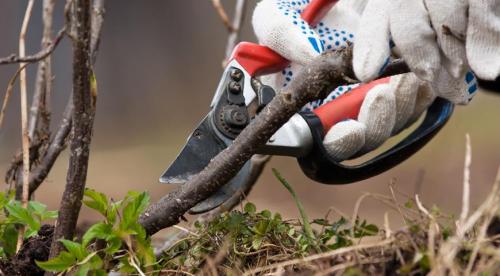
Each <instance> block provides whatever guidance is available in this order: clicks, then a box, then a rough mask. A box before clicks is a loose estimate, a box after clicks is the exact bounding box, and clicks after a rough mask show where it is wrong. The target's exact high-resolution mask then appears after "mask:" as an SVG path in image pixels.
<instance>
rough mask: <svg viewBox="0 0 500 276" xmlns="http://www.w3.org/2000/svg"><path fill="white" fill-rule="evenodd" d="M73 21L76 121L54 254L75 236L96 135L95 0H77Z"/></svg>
mask: <svg viewBox="0 0 500 276" xmlns="http://www.w3.org/2000/svg"><path fill="white" fill-rule="evenodd" d="M73 5H74V6H73V9H72V11H71V22H72V27H73V28H74V31H75V32H76V33H75V34H76V37H75V38H74V40H73V115H72V118H73V123H72V127H71V140H70V149H71V152H70V160H69V169H68V175H67V179H66V187H65V190H64V193H63V196H62V200H61V204H60V207H59V217H58V220H57V222H56V227H55V229H54V238H53V241H52V245H51V249H50V257H55V256H57V255H59V252H60V251H61V250H62V249H63V246H62V244H61V243H60V242H59V239H61V238H64V239H70V240H71V239H72V238H73V235H74V232H75V227H76V223H77V219H78V215H79V213H80V208H81V205H82V202H81V200H82V198H83V192H84V189H85V182H86V178H87V168H88V160H89V151H90V141H91V138H92V125H93V118H94V108H93V106H92V101H91V97H92V95H91V77H92V76H91V75H92V70H91V60H90V42H91V39H90V37H91V25H90V23H91V19H90V18H91V15H90V12H91V11H90V9H91V0H75V1H74V2H73Z"/></svg>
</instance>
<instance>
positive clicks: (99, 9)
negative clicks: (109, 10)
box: [90, 0, 106, 64]
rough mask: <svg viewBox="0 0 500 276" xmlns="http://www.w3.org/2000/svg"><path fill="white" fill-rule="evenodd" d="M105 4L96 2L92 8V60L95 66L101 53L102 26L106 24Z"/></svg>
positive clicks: (103, 1) (101, 1)
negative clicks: (98, 54)
mask: <svg viewBox="0 0 500 276" xmlns="http://www.w3.org/2000/svg"><path fill="white" fill-rule="evenodd" d="M105 2H106V0H94V5H93V6H92V26H91V28H92V30H91V34H90V60H91V62H92V64H95V62H96V58H97V53H98V51H99V44H100V41H101V33H102V24H103V23H104V15H105V14H106V9H105V8H104V6H105Z"/></svg>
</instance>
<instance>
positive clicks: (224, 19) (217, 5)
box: [212, 0, 234, 32]
mask: <svg viewBox="0 0 500 276" xmlns="http://www.w3.org/2000/svg"><path fill="white" fill-rule="evenodd" d="M212 5H213V6H214V8H215V10H216V11H217V14H219V17H220V19H221V20H222V23H224V26H225V27H226V28H227V29H228V30H229V31H230V32H231V31H233V30H234V27H233V25H232V24H231V23H230V22H229V17H228V16H227V13H226V11H225V10H224V7H223V6H222V4H221V2H220V0H212Z"/></svg>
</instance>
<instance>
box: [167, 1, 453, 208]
mask: <svg viewBox="0 0 500 276" xmlns="http://www.w3.org/2000/svg"><path fill="white" fill-rule="evenodd" d="M335 2H336V0H313V1H311V3H310V4H309V5H308V6H307V8H306V9H305V10H304V11H303V12H302V14H301V16H302V18H303V19H304V20H305V21H306V22H308V23H309V24H310V25H312V26H314V25H315V24H317V23H318V22H319V21H320V20H321V18H322V17H323V16H324V15H325V14H326V13H327V12H328V10H329V9H330V8H331V7H332V6H333V5H334V4H335ZM288 64H289V61H288V60H286V59H285V58H283V57H281V56H280V55H279V54H277V53H276V52H274V51H273V50H271V49H269V48H267V47H265V46H262V45H258V44H253V43H249V42H241V43H239V44H238V45H237V46H236V48H235V50H234V52H233V54H232V56H231V58H230V61H229V63H228V64H227V66H226V68H225V70H224V73H223V74H222V78H221V80H220V82H219V85H218V87H217V90H216V92H215V96H214V97H213V100H212V102H211V104H210V108H211V110H210V112H209V113H208V114H207V115H206V117H205V118H204V119H203V120H202V121H201V123H200V124H199V125H198V126H197V127H196V128H195V130H194V131H193V132H192V134H191V135H190V136H189V138H188V140H187V143H186V145H185V146H184V148H183V149H182V151H181V152H180V154H179V155H178V156H177V158H176V159H175V161H174V162H173V163H172V164H171V165H170V166H169V167H168V169H167V170H166V171H165V172H164V173H163V174H162V175H161V177H160V182H162V183H169V184H179V183H184V182H186V181H189V180H190V179H191V178H192V177H193V176H194V175H196V174H197V173H199V172H200V171H201V170H203V169H204V168H205V167H206V166H207V165H208V163H209V162H210V160H211V159H212V158H214V157H215V156H216V155H217V154H218V153H219V152H221V151H222V150H224V149H225V148H226V147H228V146H229V145H230V144H231V143H232V141H233V140H234V139H235V138H236V137H237V136H238V134H239V133H240V132H241V131H242V130H243V129H244V128H245V127H246V126H247V125H248V124H249V123H250V122H251V120H252V119H253V118H254V117H255V115H256V114H258V113H259V112H260V111H261V110H262V109H263V107H265V106H266V105H267V104H268V103H269V102H270V101H271V100H272V99H273V97H274V96H275V94H276V92H275V91H274V90H273V88H271V87H270V86H267V85H264V84H262V83H261V82H260V81H259V80H258V79H257V77H258V76H260V75H264V74H269V73H274V72H279V71H281V70H282V69H284V68H285V67H286V66H288ZM388 81H389V78H383V79H379V80H377V81H375V82H372V83H369V84H366V85H361V86H359V87H357V88H355V89H353V90H352V91H351V92H349V93H347V94H344V95H342V96H340V97H338V98H336V99H335V100H333V101H331V102H329V103H327V104H325V105H323V106H321V107H319V108H317V109H315V110H313V111H304V112H299V113H297V114H295V115H294V116H293V117H291V119H290V120H289V121H288V122H287V123H286V124H285V125H283V126H282V127H281V128H280V129H279V130H278V131H277V132H276V133H275V134H274V135H273V136H272V137H271V139H269V141H268V142H267V143H266V144H265V145H264V146H263V147H262V148H260V149H259V150H258V153H260V154H267V155H283V156H291V157H295V158H297V160H298V162H299V164H300V167H301V169H302V171H303V172H304V174H305V175H307V176H308V177H309V178H311V179H313V180H315V181H317V182H320V183H324V184H347V183H352V182H356V181H360V180H363V179H367V178H369V177H372V176H375V175H378V174H380V173H382V172H385V171H387V170H389V169H391V168H392V167H394V166H396V165H398V164H400V163H401V162H403V161H404V160H406V159H407V158H409V157H410V156H412V155H413V154H414V153H416V152H417V151H418V150H419V149H421V148H422V147H423V146H424V145H425V144H427V142H429V140H431V138H432V137H433V136H434V135H436V133H438V132H439V130H440V129H441V128H442V127H443V126H444V125H445V124H446V122H447V121H448V119H449V118H450V116H451V114H452V112H453V104H452V103H450V102H449V101H447V100H444V99H441V98H438V99H436V100H435V101H434V103H433V104H432V105H431V106H430V107H429V109H428V110H427V113H426V115H425V118H424V120H423V121H422V123H421V124H420V126H419V127H417V128H416V129H415V130H414V131H413V132H412V133H411V134H410V135H408V136H407V137H406V138H405V139H403V140H402V141H401V142H399V143H398V144H397V145H395V146H393V147H392V148H391V149H389V150H387V151H385V152H383V153H381V154H380V155H378V156H376V157H374V158H373V159H371V160H369V161H366V162H364V163H362V164H359V165H355V166H347V165H344V164H341V163H340V162H337V161H335V160H333V159H332V158H331V157H330V156H329V155H328V153H327V151H326V149H325V148H324V146H323V137H324V135H325V134H326V132H327V131H328V130H329V129H330V128H331V127H332V126H333V125H335V124H336V123H338V122H340V121H343V120H346V119H356V118H357V115H358V113H359V110H360V107H361V104H362V103H363V100H364V98H365V96H366V94H367V92H368V91H369V90H370V88H371V87H373V86H374V85H376V84H378V83H384V82H388ZM249 173H250V161H247V163H246V164H245V165H244V166H243V167H242V169H241V170H240V171H239V172H238V174H237V175H236V176H235V177H234V178H233V179H232V180H231V181H230V182H228V183H227V184H225V185H224V186H223V187H222V188H221V189H220V190H219V191H218V192H217V193H216V194H214V195H213V196H211V197H210V198H209V199H207V200H205V201H203V202H201V203H199V204H198V205H197V206H195V207H194V208H192V209H191V211H190V212H191V213H203V212H206V211H209V210H211V209H213V208H215V207H217V206H219V205H220V204H222V203H223V202H224V201H225V200H227V199H228V198H229V197H231V195H233V194H234V193H235V192H237V191H238V190H239V188H240V187H241V185H242V183H245V181H246V180H247V179H248V177H249Z"/></svg>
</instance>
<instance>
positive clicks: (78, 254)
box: [59, 239, 89, 261]
mask: <svg viewBox="0 0 500 276" xmlns="http://www.w3.org/2000/svg"><path fill="white" fill-rule="evenodd" d="M59 241H60V242H61V243H62V244H63V245H64V247H66V250H68V252H69V253H71V255H73V256H74V257H75V258H76V259H77V260H78V261H81V260H83V259H85V257H87V255H88V254H89V253H88V252H87V250H85V248H84V247H83V245H81V244H79V243H77V242H73V241H70V240H65V239H61V240H59Z"/></svg>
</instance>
